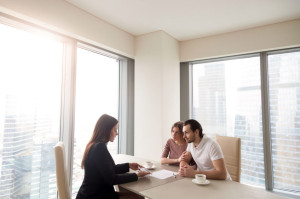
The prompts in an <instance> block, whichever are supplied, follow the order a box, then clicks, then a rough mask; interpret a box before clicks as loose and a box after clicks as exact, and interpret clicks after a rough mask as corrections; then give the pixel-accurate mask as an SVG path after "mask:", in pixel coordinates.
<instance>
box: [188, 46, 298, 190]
mask: <svg viewBox="0 0 300 199" xmlns="http://www.w3.org/2000/svg"><path fill="white" fill-rule="evenodd" d="M299 51H300V50H299V49H296V50H294V51H293V52H290V51H289V52H285V51H281V52H280V51H277V52H276V51H275V52H270V53H261V54H256V55H247V56H237V57H230V58H224V59H219V60H218V59H215V60H207V61H201V62H193V63H191V74H192V75H191V76H190V77H191V78H192V81H191V82H192V83H191V86H192V89H191V100H190V101H191V102H192V103H191V111H190V116H191V117H192V118H195V119H197V120H198V121H199V122H200V123H201V124H202V126H203V129H204V133H206V134H207V135H208V136H212V137H213V136H214V135H216V134H219V135H227V136H234V137H240V138H241V141H242V174H241V183H246V184H251V185H255V186H260V187H265V184H269V185H271V186H269V185H267V187H266V188H267V189H269V190H273V189H274V190H280V191H287V192H290V193H293V194H300V188H299V187H300V182H299V180H298V179H299V177H300V169H299V168H300V148H299V144H300V125H299V124H300V103H299V102H300V52H299ZM261 71H266V72H261ZM261 80H266V81H261ZM261 82H263V84H261ZM265 92H266V93H267V95H266V93H265ZM262 102H264V103H263V104H262ZM263 118H266V119H263ZM268 121H269V122H268ZM265 127H268V128H265ZM268 137H269V139H268ZM264 140H265V143H264ZM266 142H268V143H269V145H268V144H266ZM267 146H271V150H269V151H268V150H264V147H267ZM268 157H270V158H268ZM265 168H268V171H266V170H265ZM269 170H272V171H269ZM268 172H269V173H268ZM267 173H268V174H267ZM269 174H270V175H269ZM268 176H269V177H268Z"/></svg>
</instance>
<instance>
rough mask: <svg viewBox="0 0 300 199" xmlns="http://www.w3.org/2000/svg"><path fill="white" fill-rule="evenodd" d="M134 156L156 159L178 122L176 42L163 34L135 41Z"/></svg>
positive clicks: (158, 33) (142, 37)
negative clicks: (171, 128)
mask: <svg viewBox="0 0 300 199" xmlns="http://www.w3.org/2000/svg"><path fill="white" fill-rule="evenodd" d="M135 48H136V54H135V145H134V148H135V150H134V151H135V152H134V153H135V155H136V156H140V157H147V158H151V159H155V160H159V159H160V155H161V153H162V149H163V145H164V143H165V141H166V139H167V138H169V137H170V127H171V125H172V124H173V123H174V122H175V121H177V120H179V117H180V115H179V103H180V102H179V99H180V97H179V54H178V50H179V49H178V42H177V41H176V40H175V39H173V38H172V37H171V36H169V35H167V34H166V33H164V32H163V31H159V32H154V33H150V34H146V35H142V36H139V37H137V38H136V47H135Z"/></svg>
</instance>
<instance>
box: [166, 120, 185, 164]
mask: <svg viewBox="0 0 300 199" xmlns="http://www.w3.org/2000/svg"><path fill="white" fill-rule="evenodd" d="M182 127H183V122H180V121H179V122H176V123H174V124H173V126H172V128H171V136H172V138H170V139H168V141H167V143H166V144H165V147H164V151H163V153H162V155H161V161H160V162H161V164H176V165H179V163H180V162H181V160H182V156H181V154H182V153H183V152H184V151H185V150H186V147H187V143H186V141H185V140H184V139H183V132H182Z"/></svg>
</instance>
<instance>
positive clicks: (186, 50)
mask: <svg viewBox="0 0 300 199" xmlns="http://www.w3.org/2000/svg"><path fill="white" fill-rule="evenodd" d="M179 45H180V61H182V62H184V61H193V60H200V59H207V58H213V57H222V56H229V55H237V54H245V53H251V52H259V51H263V50H274V49H280V48H289V47H298V46H300V19H298V20H293V21H288V22H284V23H278V24H273V25H268V26H262V27H257V28H252V29H247V30H242V31H237V32H232V33H227V34H222V35H216V36H210V37H204V38H199V39H194V40H188V41H183V42H180V44H179Z"/></svg>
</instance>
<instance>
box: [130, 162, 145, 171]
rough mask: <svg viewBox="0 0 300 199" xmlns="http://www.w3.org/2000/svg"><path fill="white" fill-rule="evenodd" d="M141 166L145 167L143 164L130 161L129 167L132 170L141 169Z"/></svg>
mask: <svg viewBox="0 0 300 199" xmlns="http://www.w3.org/2000/svg"><path fill="white" fill-rule="evenodd" d="M139 167H141V168H144V167H143V166H141V165H139V164H138V163H129V168H130V169H132V170H139Z"/></svg>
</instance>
